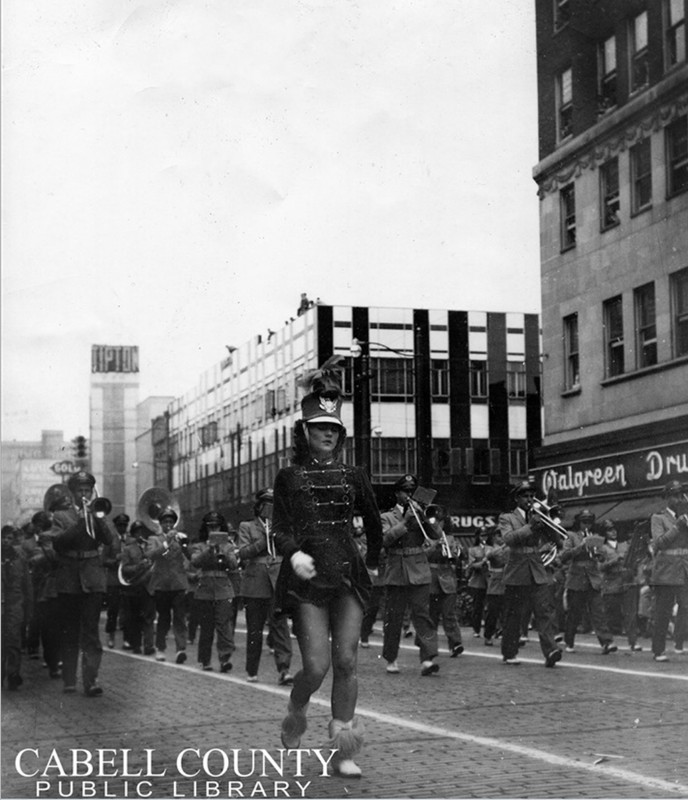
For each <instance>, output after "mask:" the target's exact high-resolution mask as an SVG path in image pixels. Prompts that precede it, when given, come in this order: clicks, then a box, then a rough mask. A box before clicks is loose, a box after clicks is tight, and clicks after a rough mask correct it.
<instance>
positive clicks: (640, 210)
mask: <svg viewBox="0 0 688 800" xmlns="http://www.w3.org/2000/svg"><path fill="white" fill-rule="evenodd" d="M651 208H652V203H648V204H647V205H646V206H641V208H638V209H636V210H635V211H631V219H633V217H639V216H640V215H641V214H644V213H645V212H646V211H649V210H650V209H651Z"/></svg>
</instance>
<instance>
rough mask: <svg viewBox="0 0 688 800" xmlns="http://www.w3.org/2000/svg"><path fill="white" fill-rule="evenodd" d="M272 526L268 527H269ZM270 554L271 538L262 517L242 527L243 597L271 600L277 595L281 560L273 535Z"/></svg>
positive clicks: (239, 540) (238, 541)
mask: <svg viewBox="0 0 688 800" xmlns="http://www.w3.org/2000/svg"><path fill="white" fill-rule="evenodd" d="M268 525H269V523H268ZM270 536H271V538H272V542H271V548H270V549H271V550H272V553H273V554H272V555H271V554H270V553H269V552H268V535H267V531H266V528H265V523H264V522H263V520H262V519H261V518H260V517H256V518H255V519H252V520H250V521H246V522H242V523H240V525H239V537H238V540H237V546H238V548H239V560H240V562H241V565H242V569H241V596H242V597H262V598H263V599H269V598H271V597H272V596H273V594H274V592H275V585H276V583H277V575H278V574H279V570H280V564H281V563H282V556H279V555H276V554H274V553H275V543H274V537H273V536H272V531H271V533H270Z"/></svg>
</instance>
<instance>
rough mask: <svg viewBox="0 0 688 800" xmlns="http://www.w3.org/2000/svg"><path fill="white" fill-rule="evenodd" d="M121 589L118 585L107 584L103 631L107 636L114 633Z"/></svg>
mask: <svg viewBox="0 0 688 800" xmlns="http://www.w3.org/2000/svg"><path fill="white" fill-rule="evenodd" d="M120 598H121V591H120V587H119V586H108V587H107V594H106V595H105V609H106V612H105V614H106V616H105V633H107V634H108V638H109V637H111V636H114V635H115V632H116V630H117V619H118V618H119V610H120Z"/></svg>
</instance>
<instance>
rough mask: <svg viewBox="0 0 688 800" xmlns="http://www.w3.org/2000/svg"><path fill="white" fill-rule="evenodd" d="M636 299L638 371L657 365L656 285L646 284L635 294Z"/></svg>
mask: <svg viewBox="0 0 688 800" xmlns="http://www.w3.org/2000/svg"><path fill="white" fill-rule="evenodd" d="M633 294H634V297H635V329H636V361H637V364H638V369H642V367H651V366H652V365H653V364H656V363H657V318H656V317H657V315H656V311H655V285H654V283H646V284H645V285H644V286H641V287H639V288H638V289H636V290H635V292H634V293H633Z"/></svg>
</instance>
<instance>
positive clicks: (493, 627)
mask: <svg viewBox="0 0 688 800" xmlns="http://www.w3.org/2000/svg"><path fill="white" fill-rule="evenodd" d="M488 542H489V544H488V547H487V553H486V558H487V566H488V579H487V594H486V596H485V641H484V642H483V644H484V645H485V646H486V647H492V644H493V641H492V640H493V639H494V637H495V635H496V634H497V632H498V631H500V630H501V628H502V611H503V608H504V565H505V564H506V558H507V547H506V545H505V544H504V538H503V536H502V532H501V531H500V530H499V529H498V528H495V529H494V531H493V532H492V538H491V540H490V539H488Z"/></svg>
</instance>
